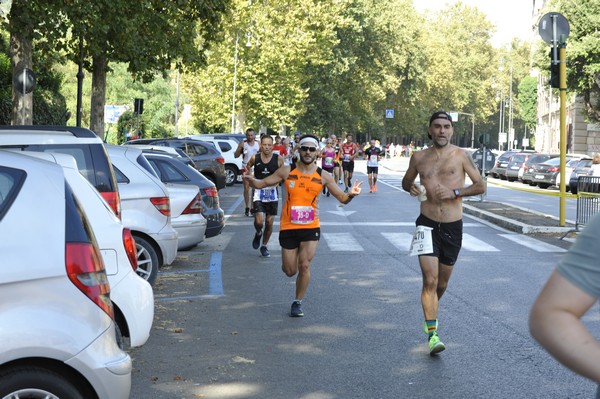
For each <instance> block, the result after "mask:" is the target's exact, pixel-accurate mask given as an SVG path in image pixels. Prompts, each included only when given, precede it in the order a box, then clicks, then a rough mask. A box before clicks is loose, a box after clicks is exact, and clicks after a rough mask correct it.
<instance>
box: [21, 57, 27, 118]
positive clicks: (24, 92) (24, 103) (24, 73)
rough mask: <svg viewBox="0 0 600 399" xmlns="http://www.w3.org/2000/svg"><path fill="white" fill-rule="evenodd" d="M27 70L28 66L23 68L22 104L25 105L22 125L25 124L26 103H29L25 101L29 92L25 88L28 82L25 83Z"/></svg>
mask: <svg viewBox="0 0 600 399" xmlns="http://www.w3.org/2000/svg"><path fill="white" fill-rule="evenodd" d="M26 71H27V68H23V95H22V97H21V99H22V104H21V105H22V106H23V110H22V114H23V120H22V123H21V125H24V124H25V108H26V106H27V105H26V104H27V103H26V101H25V99H26V98H27V92H26V91H25V89H26V87H27V86H26V84H25V80H26V79H27V73H26Z"/></svg>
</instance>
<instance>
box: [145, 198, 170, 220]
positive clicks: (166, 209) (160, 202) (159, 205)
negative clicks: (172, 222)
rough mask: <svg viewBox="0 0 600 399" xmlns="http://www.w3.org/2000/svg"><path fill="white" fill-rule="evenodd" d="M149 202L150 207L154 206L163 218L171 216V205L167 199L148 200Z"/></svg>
mask: <svg viewBox="0 0 600 399" xmlns="http://www.w3.org/2000/svg"><path fill="white" fill-rule="evenodd" d="M150 202H152V205H154V206H155V207H156V209H158V211H159V212H160V213H162V214H163V215H165V216H171V203H170V202H169V197H154V198H150Z"/></svg>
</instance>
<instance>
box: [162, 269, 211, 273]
mask: <svg viewBox="0 0 600 399" xmlns="http://www.w3.org/2000/svg"><path fill="white" fill-rule="evenodd" d="M208 272H210V270H208V269H202V270H176V271H172V272H158V274H188V273H208Z"/></svg>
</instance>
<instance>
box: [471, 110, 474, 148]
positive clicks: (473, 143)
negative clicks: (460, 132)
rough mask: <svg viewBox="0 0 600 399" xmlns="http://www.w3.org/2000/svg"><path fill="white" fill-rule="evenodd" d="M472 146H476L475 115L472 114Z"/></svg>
mask: <svg viewBox="0 0 600 399" xmlns="http://www.w3.org/2000/svg"><path fill="white" fill-rule="evenodd" d="M471 122H472V125H471V148H475V115H471Z"/></svg>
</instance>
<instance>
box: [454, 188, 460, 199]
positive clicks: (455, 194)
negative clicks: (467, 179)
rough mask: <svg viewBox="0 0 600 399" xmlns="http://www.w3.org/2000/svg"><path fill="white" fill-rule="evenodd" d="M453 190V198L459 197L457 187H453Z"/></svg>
mask: <svg viewBox="0 0 600 399" xmlns="http://www.w3.org/2000/svg"><path fill="white" fill-rule="evenodd" d="M453 191H454V199H459V198H460V190H459V189H458V188H455V189H454V190H453Z"/></svg>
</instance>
